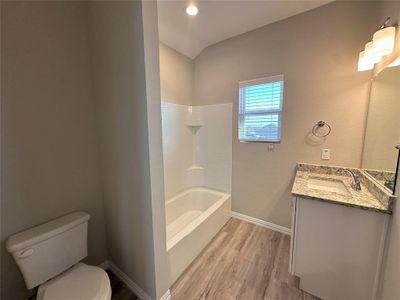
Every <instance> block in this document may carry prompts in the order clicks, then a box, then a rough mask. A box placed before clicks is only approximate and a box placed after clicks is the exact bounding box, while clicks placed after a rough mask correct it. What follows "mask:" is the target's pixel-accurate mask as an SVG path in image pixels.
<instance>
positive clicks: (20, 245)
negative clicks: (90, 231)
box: [6, 211, 90, 252]
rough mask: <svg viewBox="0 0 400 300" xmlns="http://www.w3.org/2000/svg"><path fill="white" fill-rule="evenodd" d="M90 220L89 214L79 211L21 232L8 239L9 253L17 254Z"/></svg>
mask: <svg viewBox="0 0 400 300" xmlns="http://www.w3.org/2000/svg"><path fill="white" fill-rule="evenodd" d="M89 219H90V215H89V214H88V213H86V212H83V211H77V212H73V213H70V214H68V215H66V216H63V217H60V218H57V219H54V220H52V221H49V222H47V223H43V224H41V225H38V226H35V227H32V228H30V229H28V230H25V231H22V232H19V233H17V234H14V235H12V236H10V237H9V238H8V239H7V244H6V247H7V251H8V252H15V251H19V250H22V249H24V248H27V247H30V246H33V245H35V244H37V243H40V242H42V241H44V240H47V239H49V238H51V237H53V236H56V235H58V234H60V233H63V232H65V231H67V230H69V229H71V228H73V227H75V226H77V225H79V224H81V223H84V222H87V221H88V220H89Z"/></svg>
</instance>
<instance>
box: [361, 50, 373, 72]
mask: <svg viewBox="0 0 400 300" xmlns="http://www.w3.org/2000/svg"><path fill="white" fill-rule="evenodd" d="M373 67H374V63H373V62H372V61H371V60H369V59H368V57H366V56H365V51H361V52H360V55H359V57H358V71H359V72H362V71H368V70H372V68H373Z"/></svg>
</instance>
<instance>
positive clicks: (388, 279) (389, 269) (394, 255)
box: [380, 1, 400, 300]
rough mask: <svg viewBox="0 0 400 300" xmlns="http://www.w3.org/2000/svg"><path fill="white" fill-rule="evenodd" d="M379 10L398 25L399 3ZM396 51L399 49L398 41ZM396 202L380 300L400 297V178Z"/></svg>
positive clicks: (399, 179)
mask: <svg viewBox="0 0 400 300" xmlns="http://www.w3.org/2000/svg"><path fill="white" fill-rule="evenodd" d="M381 3H382V6H381V10H380V21H382V22H383V21H384V20H385V18H386V17H387V16H391V17H392V20H393V21H394V22H395V23H396V24H397V25H399V24H400V2H398V1H382V2H381ZM397 36H398V37H399V35H397ZM398 42H399V45H398V49H400V40H399V41H398ZM396 196H397V201H395V203H394V207H393V214H392V220H391V224H390V227H389V228H390V231H389V235H388V240H387V249H386V253H385V254H386V255H385V259H384V264H383V266H384V269H383V277H382V290H381V292H382V294H381V296H380V299H382V300H397V299H399V297H400V285H399V278H400V206H399V203H398V201H399V199H400V176H398V178H397V188H396Z"/></svg>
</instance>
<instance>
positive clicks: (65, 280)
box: [36, 263, 111, 300]
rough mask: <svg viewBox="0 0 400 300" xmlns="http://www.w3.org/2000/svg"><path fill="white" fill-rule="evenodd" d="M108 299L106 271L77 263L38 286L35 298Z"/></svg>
mask: <svg viewBox="0 0 400 300" xmlns="http://www.w3.org/2000/svg"><path fill="white" fill-rule="evenodd" d="M55 299H57V300H79V299H82V300H110V299H111V286H110V280H109V279H108V276H107V273H106V272H105V271H104V270H103V269H101V268H99V267H94V266H88V265H85V264H83V263H78V264H77V265H75V266H74V267H72V268H70V269H69V270H67V271H66V272H64V273H61V274H60V275H59V276H57V277H55V278H53V279H51V280H49V281H47V282H46V283H44V284H42V285H41V286H39V290H38V294H37V297H36V300H55Z"/></svg>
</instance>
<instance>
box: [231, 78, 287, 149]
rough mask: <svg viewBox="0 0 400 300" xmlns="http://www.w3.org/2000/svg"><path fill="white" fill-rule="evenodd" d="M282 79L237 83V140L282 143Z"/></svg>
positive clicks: (261, 79)
mask: <svg viewBox="0 0 400 300" xmlns="http://www.w3.org/2000/svg"><path fill="white" fill-rule="evenodd" d="M282 100H283V75H278V76H272V77H267V78H260V79H255V80H248V81H242V82H239V116H238V117H239V140H240V141H243V142H271V143H278V142H280V140H281V114H282Z"/></svg>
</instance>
